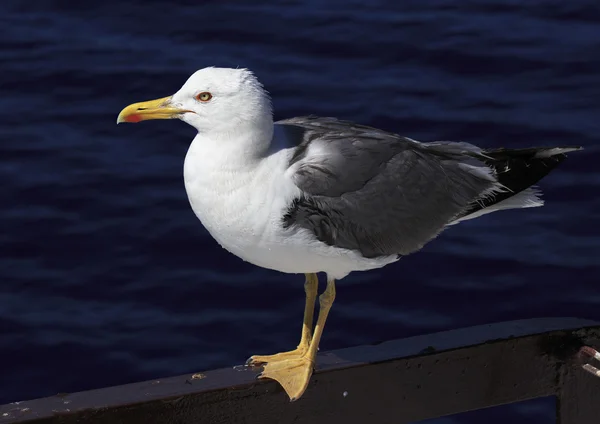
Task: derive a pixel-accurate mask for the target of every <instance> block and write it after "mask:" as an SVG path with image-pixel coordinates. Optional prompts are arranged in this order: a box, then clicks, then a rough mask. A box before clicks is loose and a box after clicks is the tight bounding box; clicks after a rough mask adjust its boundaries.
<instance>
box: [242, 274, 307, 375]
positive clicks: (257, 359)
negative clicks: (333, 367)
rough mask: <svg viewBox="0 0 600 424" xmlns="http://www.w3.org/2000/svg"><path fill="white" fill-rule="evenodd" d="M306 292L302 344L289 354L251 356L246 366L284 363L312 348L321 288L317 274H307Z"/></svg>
mask: <svg viewBox="0 0 600 424" xmlns="http://www.w3.org/2000/svg"><path fill="white" fill-rule="evenodd" d="M305 276H306V280H305V281H304V291H305V293H306V304H305V305H304V320H303V322H302V337H301V338H300V344H299V345H298V347H297V348H296V349H294V350H290V351H289V352H282V353H276V354H274V355H254V356H251V357H250V358H249V359H248V361H246V364H248V365H260V364H264V363H268V362H275V361H283V360H285V359H290V358H293V357H298V356H302V355H303V354H304V353H306V351H307V350H308V347H309V346H310V339H311V333H312V324H313V316H314V314H315V300H316V299H317V290H318V288H319V278H318V277H317V274H314V273H310V274H305Z"/></svg>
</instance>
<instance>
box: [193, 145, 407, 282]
mask: <svg viewBox="0 0 600 424" xmlns="http://www.w3.org/2000/svg"><path fill="white" fill-rule="evenodd" d="M232 153H233V152H232ZM290 154H291V152H290V151H287V150H285V149H284V150H281V151H279V152H277V153H274V154H272V155H270V156H269V157H267V158H264V159H262V160H261V161H257V162H256V163H250V162H249V161H245V160H239V159H240V156H239V152H237V154H236V155H233V154H229V153H228V152H227V151H226V149H224V148H223V147H222V146H219V148H218V149H215V146H210V142H205V140H201V139H199V138H198V137H197V138H196V139H195V140H194V142H193V143H192V144H191V145H190V148H189V150H188V153H187V155H186V159H185V163H184V181H185V188H186V191H187V195H188V199H189V201H190V205H191V207H192V209H193V211H194V213H195V214H196V216H197V217H198V219H200V221H201V222H202V224H203V225H204V227H205V228H206V229H207V230H208V232H209V233H210V234H211V236H212V237H213V238H214V239H215V240H216V241H217V242H218V243H219V244H220V245H221V246H222V247H223V248H225V249H226V250H228V251H229V252H231V253H233V254H234V255H236V256H238V257H240V258H242V259H243V260H245V261H248V262H250V263H252V264H255V265H257V266H260V267H263V268H269V269H274V270H277V271H281V272H287V273H305V272H327V273H328V274H330V275H331V276H332V277H334V278H342V277H344V276H345V275H347V274H348V273H349V272H351V271H354V270H363V269H371V268H378V267H380V266H383V265H384V264H386V263H389V262H392V261H393V260H395V259H396V258H385V259H366V258H363V257H362V256H361V255H360V254H358V253H357V252H353V251H348V250H346V249H339V248H335V247H331V246H327V245H325V244H324V243H321V242H320V241H318V240H316V239H315V237H314V235H313V234H312V233H310V232H309V231H307V230H304V229H298V228H290V229H284V228H283V225H282V224H283V222H282V217H283V215H284V214H285V213H286V211H287V208H288V207H289V205H290V204H291V202H292V200H293V199H294V198H295V197H297V196H298V195H299V194H300V190H299V189H298V188H297V187H296V186H295V185H294V184H293V183H292V181H291V179H290V178H289V176H288V175H286V174H285V170H286V168H287V163H288V158H289V156H290Z"/></svg>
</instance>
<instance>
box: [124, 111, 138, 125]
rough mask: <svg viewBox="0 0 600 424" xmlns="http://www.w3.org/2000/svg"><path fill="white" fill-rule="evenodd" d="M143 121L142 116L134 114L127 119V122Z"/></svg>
mask: <svg viewBox="0 0 600 424" xmlns="http://www.w3.org/2000/svg"><path fill="white" fill-rule="evenodd" d="M141 120H142V115H138V114H137V113H133V114H131V115H128V116H127V117H125V122H133V123H137V122H140V121H141Z"/></svg>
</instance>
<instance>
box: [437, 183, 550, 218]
mask: <svg viewBox="0 0 600 424" xmlns="http://www.w3.org/2000/svg"><path fill="white" fill-rule="evenodd" d="M541 194H542V192H541V191H540V190H539V189H537V188H535V187H529V188H528V189H525V190H523V191H521V192H519V193H517V194H515V195H514V196H511V197H509V198H508V199H504V200H502V201H501V202H498V203H495V204H493V205H490V206H488V207H487V208H483V209H480V210H478V211H476V212H473V213H471V214H469V215H466V216H463V217H460V218H458V219H456V220H454V221H452V222H450V223H449V224H448V225H454V224H458V223H459V222H461V221H466V220H468V219H473V218H478V217H480V216H481V215H485V214H488V213H492V212H496V211H500V210H503V209H519V208H535V207H538V206H542V205H543V204H544V201H543V200H542V199H540V197H539V196H541Z"/></svg>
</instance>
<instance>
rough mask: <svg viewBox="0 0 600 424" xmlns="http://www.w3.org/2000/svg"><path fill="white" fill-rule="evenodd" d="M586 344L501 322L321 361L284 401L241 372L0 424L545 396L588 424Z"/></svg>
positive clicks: (355, 412) (591, 404)
mask: <svg viewBox="0 0 600 424" xmlns="http://www.w3.org/2000/svg"><path fill="white" fill-rule="evenodd" d="M585 345H592V346H594V345H595V346H600V323H596V322H592V321H587V320H581V319H576V318H545V319H535V320H526V321H515V322H506V323H500V324H493V325H485V326H479V327H473V328H467V329H461V330H454V331H448V332H443V333H437V334H432V335H426V336H419V337H412V338H409V339H404V340H393V341H388V342H384V343H380V344H377V345H370V346H359V347H354V348H348V349H341V350H337V351H332V352H326V353H323V354H321V355H320V357H319V362H318V371H317V372H316V373H315V375H314V376H313V379H312V381H311V385H310V386H309V389H308V390H307V392H306V393H305V395H304V396H303V397H302V398H301V399H300V400H298V401H296V402H294V403H290V402H289V401H288V400H287V397H286V395H285V393H283V392H282V390H281V389H280V388H279V387H278V386H277V384H276V383H275V382H271V381H262V380H261V381H258V380H256V376H257V374H258V373H259V372H260V369H250V368H246V367H244V366H240V367H234V368H227V369H220V370H214V371H207V372H205V373H202V374H198V375H195V376H193V377H192V375H186V376H181V377H172V378H166V379H160V380H154V381H147V382H143V383H135V384H129V385H125V386H118V387H110V388H106V389H99V390H92V391H88V392H80V393H72V394H63V395H57V396H53V397H48V398H43V399H37V400H32V401H25V402H19V403H18V404H17V403H12V404H9V405H4V406H1V407H0V423H2V424H4V423H17V422H18V423H24V422H27V423H62V424H67V423H90V424H99V423H107V424H108V423H110V424H118V423H127V424H135V423H140V424H141V423H143V424H153V423H157V424H158V423H160V424H164V423H178V424H179V423H181V424H192V423H193V424H201V423H210V424H221V423H223V424H224V423H228V424H229V423H232V424H236V423H247V424H253V423H257V424H258V423H260V424H268V423H277V424H281V423H296V424H301V423H311V424H320V423H327V424H332V423H365V422H371V423H394V424H400V423H411V422H415V421H419V420H423V419H427V418H434V417H440V416H444V415H449V414H455V413H460V412H465V411H469V410H474V409H481V408H486V407H490V406H495V405H501V404H507V403H512V402H518V401H522V400H527V399H533V398H538V397H544V396H556V397H557V398H558V402H557V422H560V423H562V424H598V423H600V378H597V377H595V376H593V375H592V374H591V373H589V372H586V371H585V370H584V369H583V368H582V363H583V362H582V361H584V358H583V356H584V355H581V354H578V352H579V351H580V348H581V347H583V346H585ZM587 368H588V371H589V369H590V367H587Z"/></svg>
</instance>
